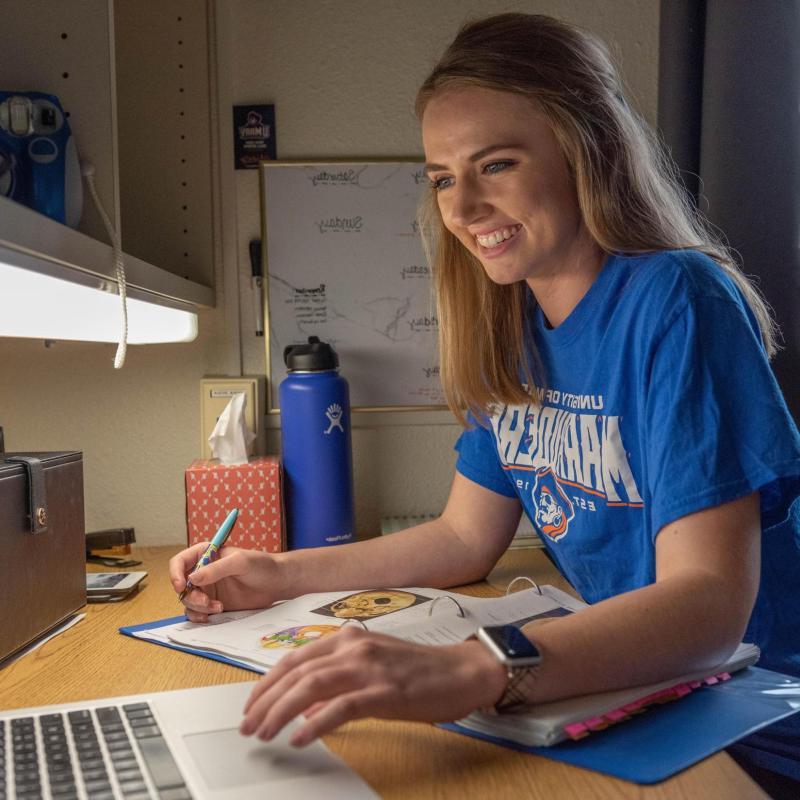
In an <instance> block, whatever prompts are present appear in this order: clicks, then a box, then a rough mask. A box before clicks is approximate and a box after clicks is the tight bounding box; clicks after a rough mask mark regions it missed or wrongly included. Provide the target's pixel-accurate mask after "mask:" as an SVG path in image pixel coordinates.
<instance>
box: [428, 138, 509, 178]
mask: <svg viewBox="0 0 800 800" xmlns="http://www.w3.org/2000/svg"><path fill="white" fill-rule="evenodd" d="M521 149H522V145H520V144H490V145H489V146H488V147H482V148H481V149H480V150H478V151H477V152H476V153H473V154H472V155H471V156H470V157H469V160H470V161H472V162H473V163H474V162H475V161H480V160H481V159H482V158H484V157H485V156H488V155H489V154H490V153H494V152H495V151H496V150H521ZM438 171H443V172H446V171H447V167H445V166H443V165H442V164H429V163H426V164H425V167H424V172H438Z"/></svg>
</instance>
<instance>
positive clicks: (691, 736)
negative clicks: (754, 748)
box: [119, 616, 800, 784]
mask: <svg viewBox="0 0 800 800" xmlns="http://www.w3.org/2000/svg"><path fill="white" fill-rule="evenodd" d="M185 619H186V618H185V617H183V616H179V617H170V618H169V619H162V620H159V621H157V622H145V623H143V624H141V625H128V626H126V627H123V628H120V629H119V631H120V633H123V634H125V635H126V636H133V634H134V633H135V632H136V631H141V630H148V629H152V628H160V627H163V626H165V625H173V624H175V623H177V622H182V621H184V620H185ZM140 641H143V642H149V643H150V644H160V645H163V646H164V647H169V648H171V649H173V650H180V651H182V652H184V653H191V654H193V655H196V656H202V657H203V658H210V659H213V660H214V661H221V662H223V663H224V664H232V665H233V666H235V667H241V668H242V669H246V670H249V671H250V672H258V671H259V670H256V669H255V667H253V665H252V664H245V663H243V662H241V661H236V660H235V659H232V658H228V657H227V656H223V655H219V654H218V653H209V652H208V651H205V650H196V649H193V648H191V647H184V646H182V645H177V644H167V643H166V642H156V641H152V640H150V639H141V640H140ZM797 711H800V680H799V679H798V678H794V677H792V676H790V675H783V674H781V673H779V672H772V671H770V670H766V669H760V668H759V667H747V668H746V669H743V670H741V671H740V672H737V673H735V674H734V675H733V677H732V678H731V679H730V680H728V681H724V682H721V683H718V684H715V685H713V686H702V687H701V688H699V689H697V690H695V691H693V692H692V693H691V694H689V695H687V696H686V697H682V698H681V699H680V700H675V701H673V702H670V703H665V704H664V705H659V706H652V707H650V708H649V709H648V710H647V711H645V712H643V713H641V714H638V715H636V716H634V717H632V718H631V719H628V720H626V721H625V722H622V723H620V724H618V725H614V726H612V727H610V728H607V729H606V730H604V731H600V732H598V733H593V734H590V735H589V736H587V737H586V738H585V739H581V740H579V741H576V742H573V741H567V742H562V743H561V744H557V745H554V746H553V747H527V746H525V745H521V744H518V743H517V742H513V741H509V740H507V739H499V738H496V737H493V736H488V735H486V734H483V733H478V732H476V731H471V730H468V729H467V728H464V727H462V726H460V725H458V724H457V723H441V724H440V726H439V727H442V728H446V729H447V730H451V731H456V732H457V733H463V734H466V735H468V736H473V737H475V738H477V739H483V740H485V741H489V742H493V743H495V744H499V745H503V746H504V747H509V748H511V749H513V750H519V751H521V752H524V753H535V754H536V755H539V756H544V757H545V758H551V759H553V760H555V761H562V762H564V763H566V764H572V765H573V766H576V767H583V768H584V769H591V770H594V771H595V772H602V773H603V774H605V775H611V776H613V777H615V778H622V779H623V780H626V781H632V782H633V783H643V784H649V783H658V782H659V781H663V780H665V779H666V778H669V777H670V776H672V775H675V774H676V773H678V772H681V771H682V770H684V769H686V768H687V767H690V766H692V765H693V764H696V763H697V762H698V761H702V760H703V759H704V758H707V757H708V756H710V755H713V754H714V753H716V752H718V751H719V750H723V749H724V748H726V747H728V746H729V745H731V744H733V743H734V742H736V741H738V740H739V739H742V738H744V737H745V736H749V735H750V734H751V733H754V732H755V731H757V730H760V729H761V728H764V727H766V726H767V725H770V724H772V723H773V722H777V721H778V720H781V719H783V718H784V717H788V716H790V715H791V714H794V713H796V712H797Z"/></svg>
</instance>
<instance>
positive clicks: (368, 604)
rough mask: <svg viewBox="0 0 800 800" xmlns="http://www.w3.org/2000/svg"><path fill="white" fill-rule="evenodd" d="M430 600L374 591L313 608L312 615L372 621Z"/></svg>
mask: <svg viewBox="0 0 800 800" xmlns="http://www.w3.org/2000/svg"><path fill="white" fill-rule="evenodd" d="M430 600H431V598H430V597H423V596H422V595H420V594H414V593H413V592H404V591H402V590H400V589H374V590H372V591H368V592H356V593H355V594H350V595H347V596H346V597H341V598H340V599H338V600H334V601H333V602H332V603H328V604H327V605H324V606H322V607H321V608H315V609H314V612H313V613H315V614H322V615H323V616H326V617H338V618H339V619H359V620H364V619H374V618H375V617H382V616H384V615H386V614H392V613H393V612H395V611H402V610H403V609H404V608H411V607H412V606H417V605H421V604H422V603H429V602H430Z"/></svg>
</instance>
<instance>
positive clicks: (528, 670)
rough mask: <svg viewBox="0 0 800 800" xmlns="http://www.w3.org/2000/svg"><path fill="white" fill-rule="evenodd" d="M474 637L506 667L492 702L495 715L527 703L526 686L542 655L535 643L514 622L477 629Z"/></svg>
mask: <svg viewBox="0 0 800 800" xmlns="http://www.w3.org/2000/svg"><path fill="white" fill-rule="evenodd" d="M476 638H477V639H478V641H479V642H481V643H482V644H483V645H484V646H485V647H486V648H487V649H488V650H489V652H490V653H491V654H492V655H493V656H494V657H495V658H496V659H497V660H498V661H499V662H500V663H501V664H502V665H503V666H504V667H505V668H506V670H507V672H508V683H507V684H506V689H505V691H504V692H503V696H502V697H501V698H500V699H499V700H498V701H497V703H495V706H494V710H495V711H496V712H497V713H498V714H506V713H508V712H510V711H513V710H515V709H518V708H519V707H520V706H524V705H528V704H529V703H530V700H529V697H530V694H529V692H530V689H531V688H532V686H533V684H534V683H535V682H536V678H537V676H538V672H539V665H540V664H541V661H542V656H541V654H540V653H539V650H538V649H537V647H536V645H535V644H533V642H531V640H530V639H528V637H527V636H525V634H524V633H523V632H522V631H521V630H520V629H519V628H517V627H515V626H514V625H487V626H486V627H484V628H478V632H477V634H476Z"/></svg>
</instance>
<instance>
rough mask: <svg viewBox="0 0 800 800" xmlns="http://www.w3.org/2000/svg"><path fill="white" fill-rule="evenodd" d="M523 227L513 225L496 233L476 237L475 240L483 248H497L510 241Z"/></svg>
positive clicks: (499, 229)
mask: <svg viewBox="0 0 800 800" xmlns="http://www.w3.org/2000/svg"><path fill="white" fill-rule="evenodd" d="M521 227H522V225H512V226H511V227H510V228H498V229H497V230H496V231H492V232H491V233H488V234H486V235H485V236H476V237H475V239H476V240H477V241H478V244H479V245H481V246H482V247H486V248H489V249H491V248H493V247H497V245H499V244H500V243H501V242H505V241H506V240H507V239H510V238H511V237H512V236H514V234H516V233H517V231H518V230H519V229H520V228H521Z"/></svg>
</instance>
